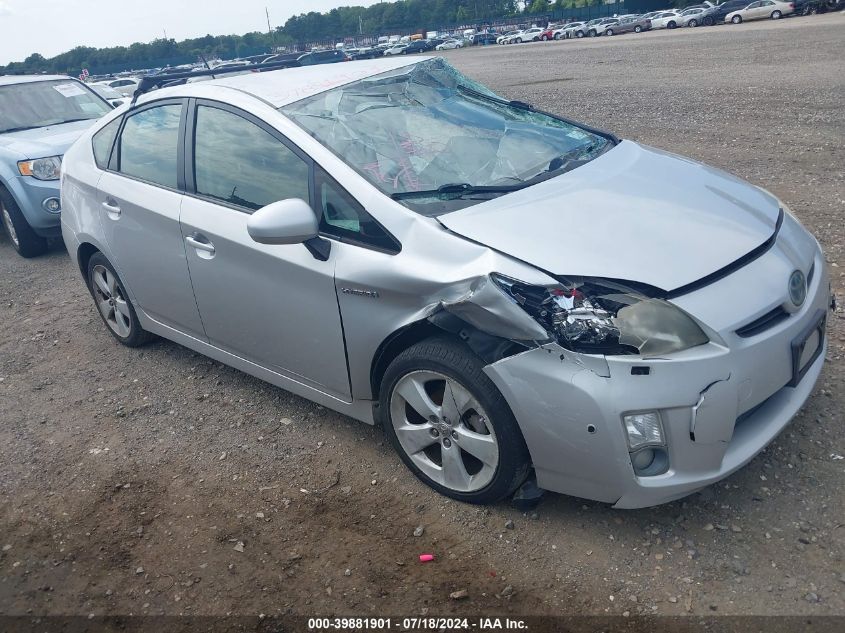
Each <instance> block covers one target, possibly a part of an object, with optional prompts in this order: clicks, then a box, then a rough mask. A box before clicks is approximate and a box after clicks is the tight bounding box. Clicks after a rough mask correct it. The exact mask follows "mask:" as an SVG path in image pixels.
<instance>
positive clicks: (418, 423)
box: [379, 337, 530, 504]
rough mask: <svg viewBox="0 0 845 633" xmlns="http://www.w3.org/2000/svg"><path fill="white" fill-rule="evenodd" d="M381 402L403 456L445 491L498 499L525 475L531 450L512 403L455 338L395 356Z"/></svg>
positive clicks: (483, 500)
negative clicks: (513, 410)
mask: <svg viewBox="0 0 845 633" xmlns="http://www.w3.org/2000/svg"><path fill="white" fill-rule="evenodd" d="M379 406H380V411H381V419H382V425H383V427H384V431H385V433H386V434H387V435H388V437H389V439H390V441H391V443H392V444H393V447H394V449H395V450H396V452H397V453H398V454H399V457H400V458H401V459H402V461H403V462H404V463H405V465H406V466H407V467H408V468H409V469H410V470H411V471H412V472H413V473H414V475H416V476H417V477H418V478H419V479H420V480H421V481H422V482H423V483H425V484H427V485H428V486H430V487H431V488H433V489H434V490H436V491H437V492H439V493H441V494H443V495H446V496H447V497H451V498H452V499H457V500H458V501H464V502H466V503H476V504H487V503H495V502H496V501H499V500H501V499H503V498H505V497H507V496H508V495H510V494H512V493H513V492H514V491H515V490H516V489H517V488H518V487H519V486H520V485H521V484H522V483H523V482H524V481H525V478H526V477H527V476H528V471H529V468H530V457H529V454H528V449H527V448H526V446H525V440H524V439H523V437H522V433H521V432H520V430H519V426H518V425H517V422H516V419H515V418H514V416H513V413H512V412H511V410H510V407H509V406H508V403H507V402H506V401H505V399H504V397H503V396H502V394H501V393H500V392H499V390H498V389H497V388H496V386H495V385H494V384H493V382H492V381H491V380H490V379H489V378H488V377H487V375H486V374H485V373H484V362H483V361H482V360H481V359H480V358H478V357H477V356H476V355H475V354H473V353H472V352H471V351H470V350H469V349H468V348H467V347H466V346H465V345H464V344H463V343H461V342H460V341H458V340H456V339H450V338H446V337H435V338H430V339H426V340H424V341H421V342H420V343H417V344H416V345H413V346H412V347H410V348H408V349H407V350H405V351H404V352H402V353H401V354H400V355H399V356H397V357H396V358H395V359H394V360H393V362H392V363H391V364H390V366H389V367H388V368H387V371H386V372H385V375H384V379H383V380H382V383H381V390H380V394H379Z"/></svg>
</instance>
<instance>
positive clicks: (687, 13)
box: [678, 7, 704, 28]
mask: <svg viewBox="0 0 845 633" xmlns="http://www.w3.org/2000/svg"><path fill="white" fill-rule="evenodd" d="M702 13H704V9H703V8H701V7H695V8H693V9H684V10H683V11H681V15H680V17H679V18H678V20H679V21H678V26H689V27H693V28H695V27H696V26H698V25H699V24H701V14H702Z"/></svg>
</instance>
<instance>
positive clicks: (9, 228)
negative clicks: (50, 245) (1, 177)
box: [0, 187, 47, 258]
mask: <svg viewBox="0 0 845 633" xmlns="http://www.w3.org/2000/svg"><path fill="white" fill-rule="evenodd" d="M0 222H2V224H3V228H4V229H6V234H7V235H8V236H9V241H10V242H11V243H12V248H14V249H15V250H16V251H17V252H18V255H20V256H21V257H27V258H29V257H37V256H38V255H43V254H44V253H46V252H47V240H46V239H44V238H43V237H41V236H40V235H38V234H37V233H36V232H35V231H33V230H32V227H31V226H29V222H27V221H26V218H25V217H24V215H23V212H22V211H21V209H20V207H19V206H18V203H17V202H15V199H14V198H13V197H12V194H10V193H9V192H8V191H6V189H4V188H3V187H0Z"/></svg>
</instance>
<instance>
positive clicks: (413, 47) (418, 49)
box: [402, 40, 434, 55]
mask: <svg viewBox="0 0 845 633" xmlns="http://www.w3.org/2000/svg"><path fill="white" fill-rule="evenodd" d="M433 49H434V47H433V46H432V45H431V42H429V41H428V40H416V41H414V42H411V43H410V44H408V46H407V47H406V48H405V50H404V51H402V54H403V55H412V54H413V53H427V52H428V51H430V50H433Z"/></svg>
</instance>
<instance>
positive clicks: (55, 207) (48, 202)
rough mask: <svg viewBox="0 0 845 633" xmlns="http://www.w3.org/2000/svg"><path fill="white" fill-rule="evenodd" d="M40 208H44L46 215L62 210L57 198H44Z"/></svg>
mask: <svg viewBox="0 0 845 633" xmlns="http://www.w3.org/2000/svg"><path fill="white" fill-rule="evenodd" d="M41 206H42V207H44V210H45V211H47V212H48V213H59V212H61V210H62V203H61V202H60V201H59V199H58V198H45V199H44V202H42V203H41Z"/></svg>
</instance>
